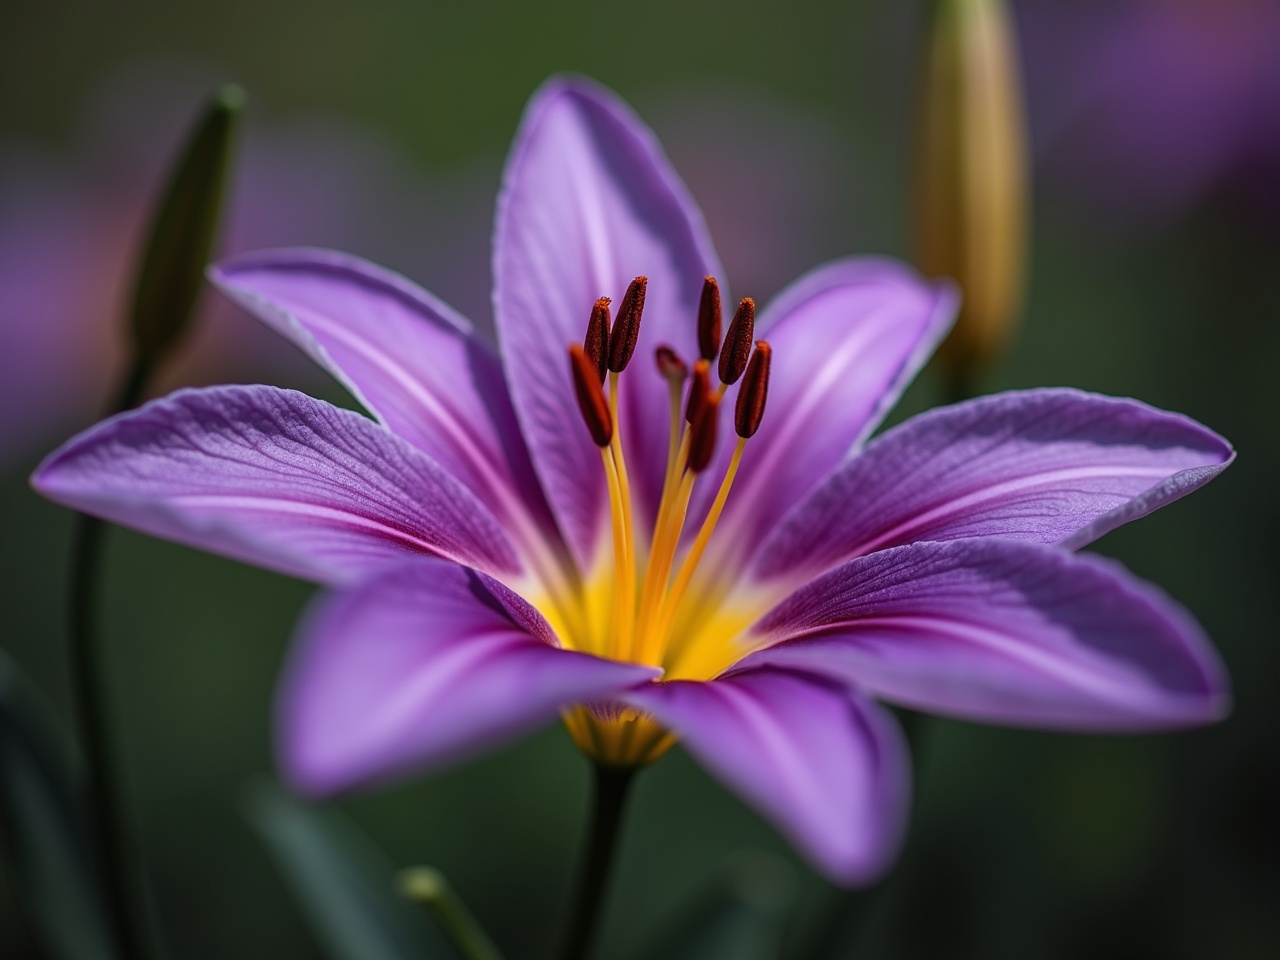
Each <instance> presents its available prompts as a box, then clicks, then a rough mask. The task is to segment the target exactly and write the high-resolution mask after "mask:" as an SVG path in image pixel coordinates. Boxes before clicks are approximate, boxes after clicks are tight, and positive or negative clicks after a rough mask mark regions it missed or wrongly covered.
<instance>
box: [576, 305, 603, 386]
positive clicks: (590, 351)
mask: <svg viewBox="0 0 1280 960" xmlns="http://www.w3.org/2000/svg"><path fill="white" fill-rule="evenodd" d="M609 303H610V300H609V298H608V297H601V298H600V299H599V300H597V301H596V302H595V305H594V306H592V308H591V319H590V320H588V321H587V335H586V337H585V338H584V339H583V341H582V349H583V350H584V351H585V352H586V354H587V357H588V358H589V359H590V360H591V362H592V363H594V364H595V365H596V367H597V368H599V370H600V380H601V382H603V381H604V375H605V374H606V373H607V372H608V370H609Z"/></svg>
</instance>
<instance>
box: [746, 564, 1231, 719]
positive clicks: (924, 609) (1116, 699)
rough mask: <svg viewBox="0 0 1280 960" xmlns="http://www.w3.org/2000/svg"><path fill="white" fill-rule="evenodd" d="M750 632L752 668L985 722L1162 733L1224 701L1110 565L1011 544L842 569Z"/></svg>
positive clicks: (1169, 607)
mask: <svg viewBox="0 0 1280 960" xmlns="http://www.w3.org/2000/svg"><path fill="white" fill-rule="evenodd" d="M753 632H754V633H755V637H754V641H753V642H754V643H755V644H757V645H763V646H766V649H763V650H760V651H759V652H757V653H754V654H752V655H751V656H749V657H747V658H746V660H745V661H744V662H745V663H747V664H762V663H767V664H772V665H778V666H788V667H795V668H797V669H805V670H812V671H815V672H819V673H824V674H827V675H830V676H834V677H839V678H841V679H843V680H845V681H846V682H853V683H856V684H857V685H858V686H859V687H861V688H862V689H864V690H867V691H868V692H870V693H872V694H874V695H876V696H878V697H882V698H884V699H886V700H890V701H893V702H895V703H900V704H904V705H906V706H909V707H913V708H916V709H920V710H926V711H932V712H936V713H942V714H948V715H951V716H957V717H963V718H967V719H973V720H983V721H990V722H993V723H1006V724H1011V725H1015V726H1031V727H1057V728H1063V729H1075V730H1117V731H1120V730H1158V729H1166V728H1172V727H1180V726H1188V725H1192V724H1201V723H1208V722H1210V721H1213V720H1217V719H1219V718H1221V717H1222V716H1223V715H1224V714H1225V712H1226V710H1227V707H1228V702H1229V697H1228V690H1227V679H1226V674H1225V672H1224V670H1223V668H1222V665H1221V662H1220V661H1219V659H1218V656H1217V654H1216V653H1215V652H1214V650H1213V648H1212V647H1211V646H1210V645H1209V642H1208V640H1207V639H1206V638H1205V636H1204V634H1203V633H1202V632H1201V630H1200V628H1199V626H1198V625H1197V624H1196V623H1195V621H1194V620H1192V619H1191V617H1190V616H1189V615H1188V614H1187V612H1186V611H1185V610H1183V609H1182V608H1180V607H1179V606H1177V604H1175V603H1174V602H1173V601H1172V600H1170V599H1169V598H1168V597H1166V596H1165V595H1164V594H1163V593H1161V592H1160V591H1159V590H1157V589H1156V588H1155V587H1153V586H1152V585H1150V584H1147V583H1143V582H1141V581H1139V580H1137V579H1136V578H1134V577H1133V576H1132V575H1131V574H1129V573H1128V572H1127V571H1125V570H1124V569H1123V568H1122V567H1120V566H1119V565H1118V564H1115V563H1113V562H1111V561H1107V560H1103V559H1102V558H1099V557H1091V556H1087V555H1079V554H1071V553H1065V552H1063V551H1062V550H1058V549H1054V548H1052V547H1045V546H1041V545H1039V544H1030V543H1022V542H1019V541H1016V540H997V539H983V540H952V541H948V542H943V543H915V544H909V545H907V546H903V547H894V548H891V549H889V550H882V551H879V552H877V553H873V554H870V555H869V556H866V557H861V558H859V559H857V560H852V561H850V562H848V563H846V564H844V565H843V566H840V567H837V568H836V569H834V570H832V571H830V572H829V573H827V574H825V575H823V576H822V577H820V578H818V579H817V580H815V581H813V582H812V583H810V584H808V585H807V586H805V587H802V588H801V589H800V590H797V591H796V592H795V593H794V594H792V595H791V596H790V597H789V598H787V599H786V600H784V601H783V602H782V603H781V604H779V605H778V606H777V607H775V608H774V609H773V610H772V611H771V612H770V613H768V614H767V615H766V616H765V617H764V618H763V619H762V620H761V621H760V623H759V624H757V625H756V627H755V628H753ZM749 639H750V638H749ZM771 644H772V646H770V645H771Z"/></svg>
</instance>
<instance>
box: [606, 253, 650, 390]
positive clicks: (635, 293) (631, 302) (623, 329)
mask: <svg viewBox="0 0 1280 960" xmlns="http://www.w3.org/2000/svg"><path fill="white" fill-rule="evenodd" d="M648 287H649V278H648V277H636V278H635V279H634V280H632V281H631V284H630V286H628V287H627V292H626V295H625V296H623V298H622V305H621V306H620V307H618V319H617V321H616V322H615V323H614V325H613V332H612V334H610V336H609V369H610V370H612V371H613V372H614V373H621V372H622V371H623V370H625V369H626V368H627V364H628V363H630V362H631V355H632V354H633V353H635V351H636V340H637V339H638V338H639V336H640V316H641V314H643V313H644V294H645V291H646V290H647V289H648Z"/></svg>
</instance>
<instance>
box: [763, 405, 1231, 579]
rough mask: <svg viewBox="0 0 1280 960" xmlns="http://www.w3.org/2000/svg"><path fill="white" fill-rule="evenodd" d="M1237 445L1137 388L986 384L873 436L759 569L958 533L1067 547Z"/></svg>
mask: <svg viewBox="0 0 1280 960" xmlns="http://www.w3.org/2000/svg"><path fill="white" fill-rule="evenodd" d="M1233 456H1234V453H1233V452H1232V450H1231V446H1230V445H1229V444H1228V443H1227V442H1226V441H1225V440H1223V439H1222V438H1221V437H1219V436H1218V435H1217V434H1215V433H1213V432H1212V431H1210V430H1208V429H1207V428H1205V427H1202V426H1201V425H1200V424H1198V423H1196V422H1195V421H1193V420H1189V419H1187V418H1186V417H1183V416H1180V415H1178V414H1173V413H1165V412H1164V411H1161V410H1156V409H1154V408H1152V407H1148V406H1146V405H1145V404H1142V403H1138V402H1137V401H1135V400H1122V399H1116V398H1113V397H1102V396H1097V395H1095V394H1088V393H1082V392H1080V391H1078V390H1031V391H1026V392H1018V393H1005V394H999V395H997V396H992V397H983V398H981V399H979V400H974V401H971V402H968V403H962V404H958V405H957V406H954V407H946V408H943V409H941V410H933V411H930V412H928V413H925V414H922V415H921V416H918V417H915V418H913V419H911V420H908V421H907V422H906V423H904V424H902V425H901V426H899V427H897V428H895V429H893V430H891V431H889V432H888V433H886V434H885V435H884V436H883V437H880V438H878V439H876V440H875V441H873V442H872V443H871V444H870V445H869V446H868V447H867V449H866V450H865V451H864V452H863V453H861V454H860V455H859V456H857V457H855V458H854V459H852V460H850V461H849V462H848V463H846V464H844V465H843V466H841V468H840V469H839V470H837V471H836V472H835V473H834V474H833V475H832V476H831V477H829V478H828V479H827V481H826V482H825V483H823V485H822V486H821V487H820V488H819V489H818V490H816V491H815V492H814V493H813V495H812V496H810V497H809V498H808V499H807V500H806V501H805V502H804V503H802V504H800V505H798V506H797V507H796V509H795V510H794V511H793V512H792V513H791V514H790V516H788V518H787V519H786V521H785V522H784V523H783V524H781V525H780V526H779V528H778V529H777V530H776V531H775V532H774V534H773V535H772V536H771V537H770V538H769V541H768V542H767V543H766V544H765V545H764V546H763V547H762V548H761V550H760V552H759V554H758V555H757V570H758V571H759V572H760V574H761V575H762V576H766V577H770V576H786V577H796V578H798V580H797V582H799V580H803V579H807V578H808V577H809V576H812V575H814V574H816V573H820V572H822V571H823V570H826V569H828V568H830V567H832V566H834V565H835V564H837V563H839V562H841V561H843V560H847V559H849V558H850V557H855V556H861V555H863V554H867V553H870V552H872V551H873V550H880V549H883V548H885V547H891V546H897V545H899V544H903V543H910V542H912V541H915V540H952V539H955V538H957V537H985V536H991V537H1006V538H1011V539H1018V540H1030V541H1033V542H1036V543H1058V544H1061V545H1063V546H1067V547H1070V548H1075V547H1079V546H1083V545H1084V544H1086V543H1088V542H1089V541H1091V540H1094V539H1096V538H1097V537H1100V536H1102V534H1104V533H1106V532H1107V531H1108V530H1112V529H1114V528H1115V527H1118V526H1120V525H1121V524H1122V523H1127V522H1128V521H1129V520H1133V519H1136V518H1137V517H1140V516H1143V515H1145V514H1147V513H1150V512H1151V511H1153V510H1155V509H1157V508H1159V507H1162V506H1164V505H1165V504H1166V503H1169V502H1170V501H1172V500H1176V499H1177V498H1178V497H1181V496H1185V495H1186V494H1188V493H1190V492H1191V491H1192V490H1195V489H1196V488H1197V487H1200V486H1202V485H1203V484H1205V483H1208V482H1209V480H1211V479H1213V477H1215V476H1217V475H1218V474H1219V473H1220V472H1221V471H1222V470H1224V469H1225V468H1226V466H1227V464H1228V463H1230V462H1231V459H1232V457H1233Z"/></svg>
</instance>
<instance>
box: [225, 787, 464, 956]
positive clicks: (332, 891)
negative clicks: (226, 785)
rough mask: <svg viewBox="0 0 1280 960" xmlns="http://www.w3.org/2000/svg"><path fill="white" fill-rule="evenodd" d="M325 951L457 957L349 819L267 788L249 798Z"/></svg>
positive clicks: (250, 812)
mask: <svg viewBox="0 0 1280 960" xmlns="http://www.w3.org/2000/svg"><path fill="white" fill-rule="evenodd" d="M245 810H246V814H247V816H248V818H249V820H250V821H251V822H252V823H253V825H254V826H255V827H256V828H257V830H258V832H259V833H260V834H261V835H262V837H263V839H264V840H265V841H266V843H267V846H268V848H269V849H270V851H271V853H272V855H273V857H274V858H275V860H276V863H277V864H278V865H279V867H280V869H281V871H282V872H283V873H284V876H285V879H286V881H287V883H288V885H289V886H290V888H291V889H292V891H293V893H294V896H295V897H296V898H297V900H298V902H299V904H300V905H301V906H302V908H303V911H304V912H305V913H306V915H307V918H308V919H309V920H310V921H311V925H312V928H313V929H314V930H315V932H316V934H317V936H318V938H319V940H320V942H321V943H322V945H323V946H324V948H325V952H326V953H327V954H328V956H329V957H331V958H332V960H432V958H442V957H452V956H453V954H452V951H451V950H450V949H449V948H448V947H447V946H446V945H445V944H444V943H443V942H442V941H441V939H440V935H439V933H437V932H436V931H435V930H433V929H432V927H431V926H430V924H429V922H428V921H427V918H426V917H425V916H424V915H423V914H422V912H421V910H420V909H419V908H418V907H416V906H414V905H413V904H412V903H410V902H409V901H408V900H405V899H404V898H403V897H401V896H400V895H399V894H398V893H397V892H396V887H395V883H396V869H395V867H393V866H392V865H391V864H390V863H389V862H388V861H387V860H386V859H385V858H384V857H383V856H382V855H381V854H380V853H379V852H378V851H377V850H376V849H375V848H374V847H373V846H372V845H371V844H370V843H369V841H368V840H367V839H366V838H365V837H364V836H363V835H362V834H361V833H360V832H359V831H358V830H357V829H356V828H355V827H354V826H353V825H352V824H351V823H349V822H348V821H347V820H346V819H345V818H344V817H342V816H341V815H340V814H338V813H337V812H336V811H334V810H322V809H318V808H316V807H309V806H306V805H305V804H302V803H299V802H298V801H296V800H294V799H292V798H291V797H288V796H286V795H285V794H284V793H283V792H281V791H280V790H278V789H276V788H275V787H273V786H270V785H268V784H265V783H263V784H257V785H255V786H253V787H252V788H251V789H250V790H249V791H248V792H247V795H246V798H245Z"/></svg>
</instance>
